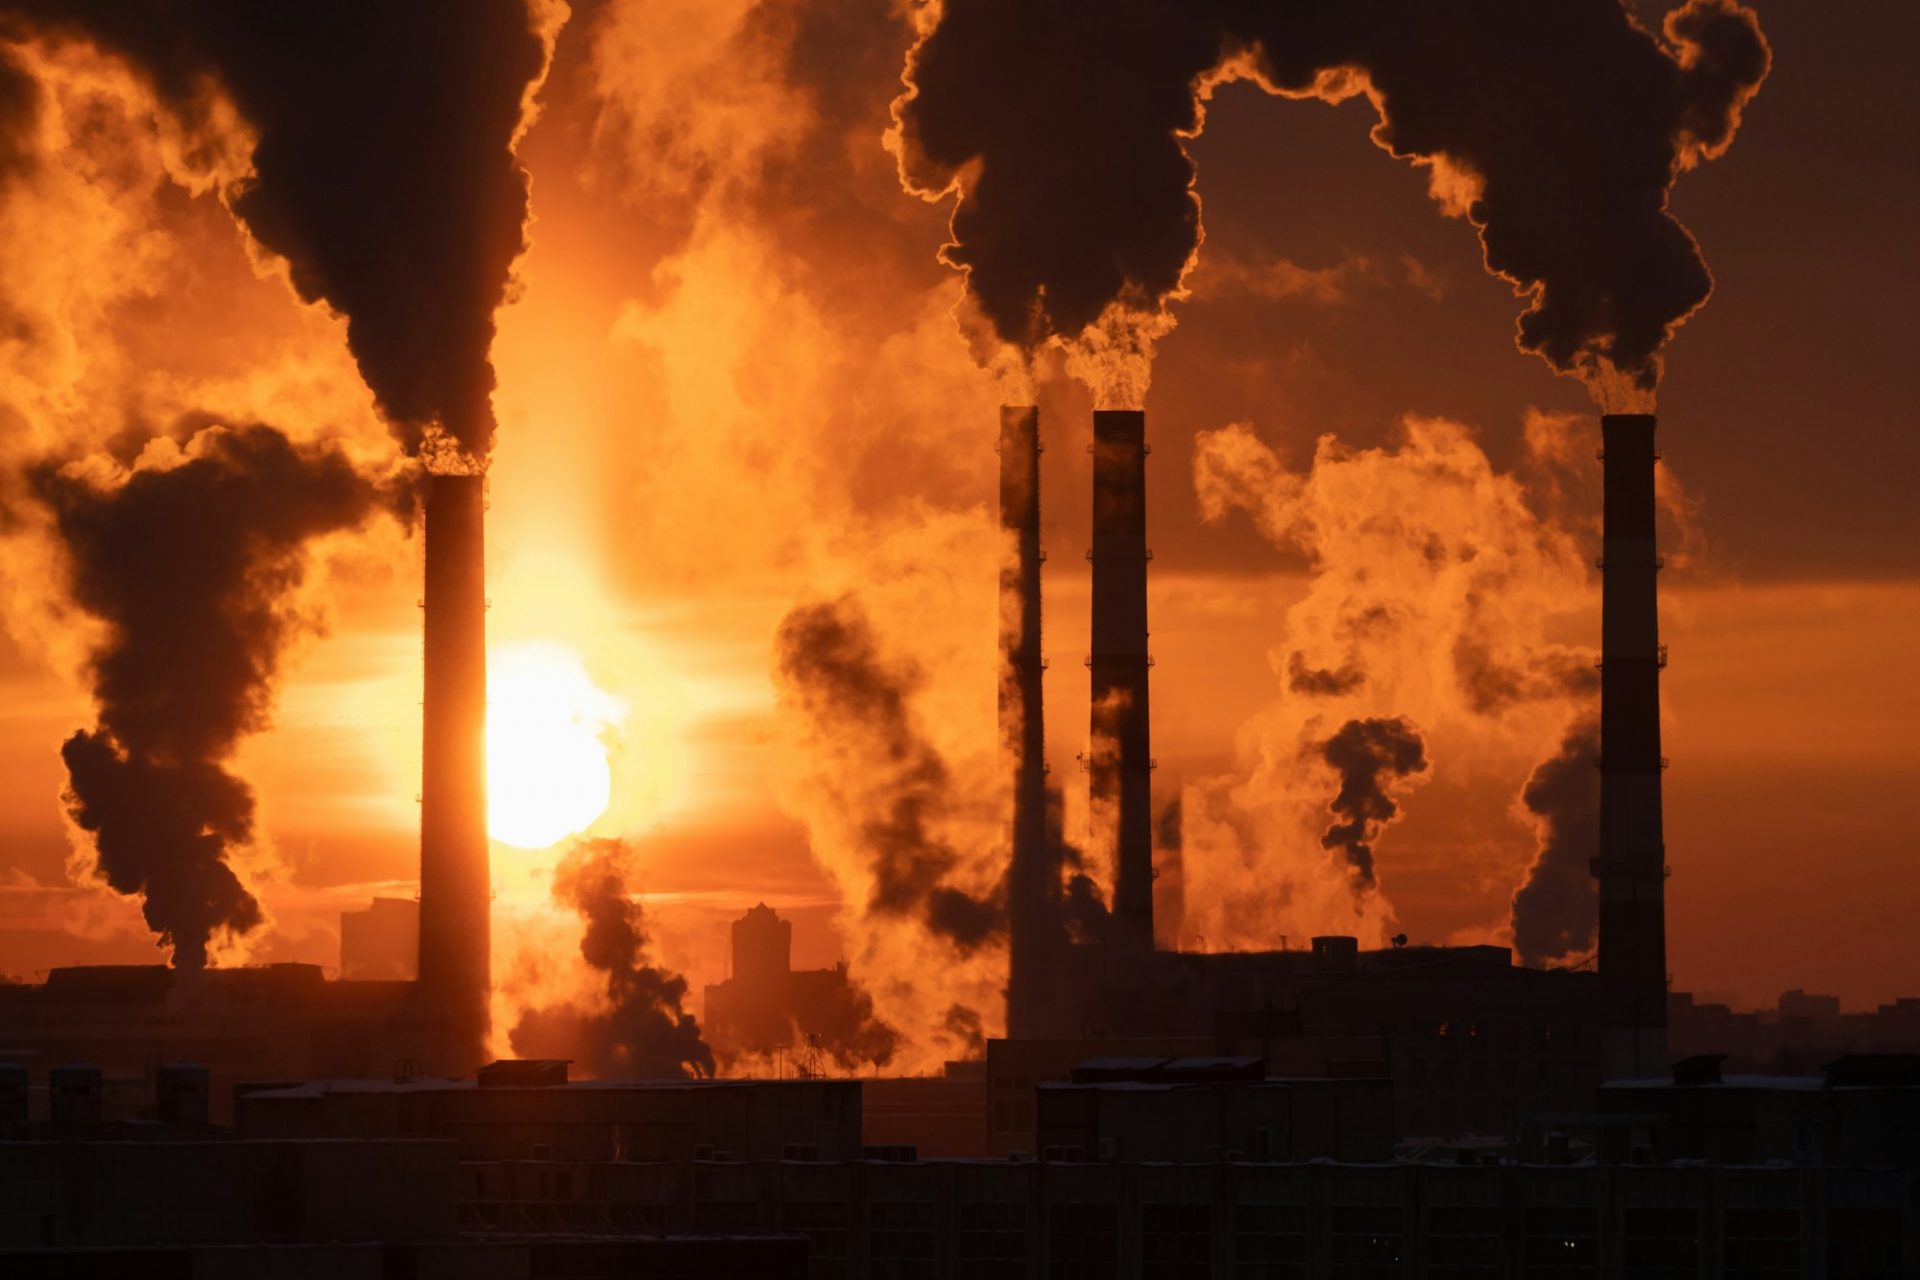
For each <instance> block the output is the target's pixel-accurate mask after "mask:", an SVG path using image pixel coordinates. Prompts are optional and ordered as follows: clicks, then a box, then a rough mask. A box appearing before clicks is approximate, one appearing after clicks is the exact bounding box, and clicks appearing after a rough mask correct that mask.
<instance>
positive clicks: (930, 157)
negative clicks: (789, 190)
mask: <svg viewBox="0 0 1920 1280" xmlns="http://www.w3.org/2000/svg"><path fill="white" fill-rule="evenodd" d="M1204 7H1205V6H1191V5H1185V4H1179V3H1168V2H1167V0H1134V2H1131V3H1122V4H1090V3H1068V4H1045V5H1023V4H1015V3H1007V2H1005V0H986V2H979V0H974V2H969V0H957V2H956V0H949V2H948V3H946V4H944V5H943V6H942V7H941V9H940V17H939V21H938V23H937V24H936V25H935V26H934V27H933V28H932V29H931V30H930V31H929V32H928V33H927V34H926V36H925V37H924V38H923V39H922V40H921V41H920V43H919V44H918V45H917V46H915V48H914V50H913V51H912V53H910V54H909V55H908V59H907V71H906V81H907V84H908V91H907V93H906V94H905V95H903V96H902V97H901V98H900V99H899V101H898V102H897V103H896V104H895V108H894V113H895V116H896V119H897V122H898V123H897V128H896V130H895V133H894V135H893V144H894V147H895V150H896V152H897V154H898V156H899V159H900V169H901V175H902V179H903V181H904V182H905V183H906V185H907V187H908V189H909V190H912V191H915V192H917V193H919V194H921V195H923V196H925V197H927V198H929V199H935V198H939V197H940V196H943V195H945V194H947V193H949V192H956V193H957V194H958V196H959V199H958V201H957V202H956V204H955V206H954V211H953V221H952V226H951V231H952V237H953V240H952V243H950V244H949V245H947V247H946V248H945V249H944V250H943V251H942V257H943V258H944V259H945V260H946V261H947V262H948V263H950V264H952V265H953V266H955V267H958V268H960V269H961V270H963V271H965V272H966V273H967V286H968V290H969V293H970V294H971V296H972V298H973V299H974V300H975V301H976V302H977V303H978V305H979V308H980V311H981V312H982V313H983V314H984V316H985V318H986V319H987V320H988V322H989V323H990V324H991V325H992V327H993V330H994V332H995V333H996V334H997V335H998V337H999V338H1000V340H1001V341H1003V342H1006V343H1010V344H1013V345H1014V346H1017V347H1020V348H1022V349H1025V350H1029V351H1030V350H1032V349H1034V348H1037V347H1038V346H1040V345H1041V344H1042V343H1044V342H1046V341H1047V340H1048V339H1050V338H1063V339H1067V340H1069V341H1071V340H1075V339H1078V338H1079V337H1080V336H1081V334H1082V331H1083V330H1085V329H1087V328H1088V327H1089V326H1091V325H1093V324H1094V323H1095V322H1096V321H1099V320H1100V319H1101V318H1102V317H1103V316H1104V315H1105V314H1106V313H1107V312H1108V310H1109V308H1110V307H1114V306H1115V305H1116V304H1118V306H1119V307H1120V308H1121V309H1122V310H1125V311H1129V312H1132V313H1135V314H1140V315H1149V316H1151V315H1157V314H1158V313H1159V312H1160V311H1161V309H1162V306H1163V304H1164V303H1165V301H1166V299H1167V297H1168V296H1169V295H1171V294H1172V293H1174V292H1175V291H1176V290H1178V289H1179V287H1180V280H1181V277H1182V275H1183V274H1184V273H1185V271H1186V268H1187V264H1188V262H1189V261H1190V260H1191V259H1192V257H1193V253H1194V250H1195V249H1197V248H1198V247H1199V244H1200V201H1199V199H1198V197H1196V196H1195V194H1194V192H1193V178H1194V170H1193V161H1192V160H1191V159H1190V158H1189V157H1188V155H1187V152H1186V149H1185V147H1184V146H1183V145H1182V137H1183V136H1184V135H1191V134H1193V133H1194V132H1196V131H1197V130H1198V129H1199V126H1200V110H1199V104H1198V102H1197V101H1196V94H1195V90H1196V84H1197V82H1198V81H1199V79H1200V77H1201V76H1203V75H1204V74H1205V73H1206V72H1207V71H1208V70H1210V69H1211V68H1212V67H1214V66H1215V65H1216V64H1218V63H1219V61H1220V58H1221V50H1222V44H1223V39H1224V33H1223V32H1222V30H1221V29H1220V28H1219V27H1218V26H1216V25H1214V24H1213V23H1210V22H1208V21H1206V20H1205V19H1204V18H1201V17H1199V16H1197V15H1198V12H1199V11H1200V10H1202V9H1204Z"/></svg>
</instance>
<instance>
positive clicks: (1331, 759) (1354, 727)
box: [1320, 717, 1427, 893]
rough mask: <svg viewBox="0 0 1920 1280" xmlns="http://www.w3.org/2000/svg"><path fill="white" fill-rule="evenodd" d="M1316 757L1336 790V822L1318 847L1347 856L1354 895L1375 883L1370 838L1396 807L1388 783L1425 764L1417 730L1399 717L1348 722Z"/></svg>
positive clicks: (1333, 805) (1333, 804)
mask: <svg viewBox="0 0 1920 1280" xmlns="http://www.w3.org/2000/svg"><path fill="white" fill-rule="evenodd" d="M1320 758H1321V759H1322V760H1325V761H1326V762H1327V763H1328V764H1329V765H1331V766H1332V767H1333V771H1334V772H1335V773H1336V774H1338V775H1339V776H1340V790H1339V792H1338V793H1336V794H1335V795H1334V797H1333V800H1332V802H1331V803H1329V804H1328V805H1327V808H1328V809H1329V810H1331V811H1332V812H1333V813H1334V814H1335V815H1336V816H1337V817H1339V818H1340V819H1341V820H1340V821H1338V822H1335V823H1334V824H1333V825H1332V826H1330V827H1328V828H1327V830H1326V833H1325V834H1324V835H1322V836H1321V837H1320V847H1321V848H1323V849H1335V850H1338V851H1339V852H1340V854H1341V855H1342V856H1343V857H1345V858H1346V860H1347V866H1348V867H1349V868H1350V869H1351V873H1352V876H1353V887H1354V892H1355V893H1365V892H1366V891H1367V890H1369V889H1371V888H1373V887H1374V883H1375V881H1374V874H1373V841H1374V839H1375V837H1377V836H1378V835H1379V833H1380V829H1381V828H1382V827H1385V826H1386V825H1387V824H1388V823H1389V822H1391V821H1393V818H1394V815H1395V814H1397V813H1399V812H1400V807H1399V806H1398V805H1396V804H1395V803H1394V802H1393V784H1394V783H1395V782H1396V781H1398V780H1400V779H1402V778H1405V777H1407V776H1409V775H1410V774H1416V773H1424V772H1426V768H1427V751H1426V745H1425V743H1423V742H1422V741H1421V739H1420V731H1419V730H1417V729H1415V728H1414V727H1413V724H1412V723H1411V722H1410V721H1408V720H1406V719H1405V718H1404V717H1395V718H1394V719H1391V720H1385V719H1367V720H1349V721H1347V722H1346V723H1345V724H1343V725H1341V726H1340V729H1339V731H1338V732H1336V733H1335V734H1334V735H1333V736H1332V737H1331V738H1328V739H1327V740H1326V742H1324V743H1322V744H1321V746H1320Z"/></svg>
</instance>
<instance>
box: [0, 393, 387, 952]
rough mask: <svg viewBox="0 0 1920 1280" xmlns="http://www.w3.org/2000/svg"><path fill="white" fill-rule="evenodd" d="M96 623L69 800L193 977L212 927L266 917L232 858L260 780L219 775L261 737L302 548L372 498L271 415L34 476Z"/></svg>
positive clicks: (341, 463) (354, 517) (355, 476)
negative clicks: (90, 721)
mask: <svg viewBox="0 0 1920 1280" xmlns="http://www.w3.org/2000/svg"><path fill="white" fill-rule="evenodd" d="M33 484H34V488H35V490H36V492H37V495H38V497H39V498H40V500H41V501H42V502H43V503H45V505H46V506H47V507H48V508H49V509H50V510H51V512H52V514H53V519H54V524H55V528H56V530H57V532H58V535H59V538H60V540H61V542H62V543H63V545H64V548H65V551H66V554H67V559H68V562H69V564H70V567H71V579H72V581H71V593H72V598H73V600H74V601H75V603H77V604H78V605H79V606H80V607H81V608H82V609H84V610H85V611H86V612H87V613H89V614H91V615H92V616H93V617H94V618H95V619H97V620H98V621H99V623H100V624H101V625H102V628H103V635H102V639H101V642H100V644H99V646H98V648H97V649H96V650H95V652H94V653H93V654H92V657H91V660H90V663H89V675H90V677H91V682H92V685H93V694H94V698H95V701H96V702H97V704H98V708H99V710H98V721H97V723H96V724H95V726H94V727H93V728H92V729H90V730H81V731H80V732H77V733H75V734H74V735H73V737H71V738H69V739H68V740H67V743H66V745H65V746H64V747H63V748H62V752H61V754H62V755H63V757H64V758H65V760H66V763H67V770H68V775H69V779H70V782H69V787H68V791H67V805H68V809H69V811H70V812H71V813H72V815H73V820H74V822H75V823H76V824H78V826H79V827H80V828H81V829H82V830H84V831H86V832H87V833H89V834H90V835H91V836H92V838H93V844H94V849H95V852H96V856H97V863H96V866H97V871H98V874H99V876H100V877H101V878H102V879H104V880H105V881H106V882H107V883H108V884H109V885H111V886H112V887H113V888H114V889H115V890H117V891H119V892H120V893H124V894H136V893H137V894H140V895H142V897H143V899H144V910H145V914H146V919H147V923H148V924H149V925H150V926H152V928H153V930H154V932H155V933H157V934H158V935H159V936H160V941H161V942H162V944H164V945H171V946H172V948H173V961H174V963H175V964H176V965H177V966H180V967H182V968H199V967H201V966H203V965H204V964H205V963H206V961H207V951H208V946H209V943H210V941H211V940H212V939H213V938H214V935H215V934H216V933H223V932H224V933H228V934H236V935H237V934H242V933H245V932H246V931H248V930H250V929H252V928H254V927H255V926H256V925H258V924H259V923H260V920H261V912H260V907H259V904H258V903H257V902H256V901H255V900H254V897H253V895H252V894H251V893H250V892H249V891H248V890H247V888H246V886H245V885H244V884H243V883H242V881H241V878H240V876H239V875H238V874H237V873H236V871H235V869H234V866H233V863H232V860H231V854H232V853H233V851H234V850H235V849H236V848H239V847H243V846H245V845H247V844H249V843H250V842H251V841H252V839H253V836H254V798H253V792H252V789H251V788H249V787H248V786H247V784H246V783H245V782H244V781H242V780H241V779H240V778H239V777H237V776H235V775H234V774H232V773H231V772H229V771H228V769H227V765H228V763H229V762H230V761H231V759H232V757H233V753H234V751H235V749H236V747H237V746H238V744H239V742H240V739H241V738H243V737H244V736H246V735H247V734H250V733H254V732H257V731H259V730H260V729H262V728H264V727H265V726H266V725H267V723H268V720H269V718H270V714H271V711H272V695H273V686H274V681H275V678H276V676H277V675H278V673H279V668H280V661H281V657H282V654H283V652H284V650H285V648H286V645H287V642H288V641H289V640H290V639H292V638H293V637H294V636H295V635H296V634H297V633H299V632H300V631H301V630H302V629H303V628H304V626H305V625H306V620H305V619H303V618H302V616H301V615H300V614H299V613H297V612H296V611H295V610H294V609H293V607H292V605H291V603H290V601H291V598H292V596H293V594H294V592H295V591H296V590H297V589H298V587H299V586H300V584H301V582H302V579H303V578H304V576H305V573H306V567H307V557H306V551H307V546H308V544H309V542H311V541H312V540H313V539H315V538H318V537H320V536H321V535H323V534H327V533H330V532H334V531H336V530H342V529H349V528H352V527H354V526H356V525H358V524H360V523H362V522H363V521H364V520H365V519H366V518H367V517H368V516H369V514H371V512H372V511H373V509H374V507H375V505H376V501H377V499H378V493H377V491H376V488H375V486H374V485H373V484H372V483H371V482H369V481H368V480H367V479H365V478H364V477H363V476H361V475H360V474H359V473H358V472H357V471H356V470H355V469H354V467H353V465H352V463H351V462H349V461H348V459H347V458H346V456H345V455H344V454H343V453H341V452H340V451H338V450H337V449H334V448H331V447H325V446H312V445H296V444H294V443H293V442H292V441H290V440H288V439H287V437H285V436H284V435H282V434H280V433H279V432H278V431H275V430H274V429H272V428H271V427H265V426H245V427H238V428H231V429H229V428H224V427H207V428H204V429H202V430H200V431H199V432H197V433H196V434H194V435H193V436H192V437H191V438H190V439H189V440H188V441H187V443H186V444H185V445H184V446H180V445H176V444H175V443H174V442H173V441H171V440H169V439H164V438H163V439H160V440H156V441H154V442H152V443H151V444H149V445H148V446H147V448H146V449H145V451H144V452H142V454H141V455H140V457H139V458H138V459H137V460H136V461H135V462H134V463H133V465H132V467H131V468H130V469H126V470H124V471H123V470H120V469H119V468H117V467H114V466H113V465H112V464H111V463H106V462H104V461H100V462H97V463H92V462H90V463H88V464H79V463H75V464H71V465H69V466H67V467H64V468H60V469H53V468H46V469H43V470H41V471H40V472H38V473H37V474H36V475H35V476H34V479H33Z"/></svg>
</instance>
